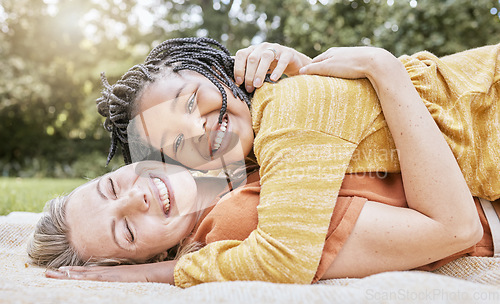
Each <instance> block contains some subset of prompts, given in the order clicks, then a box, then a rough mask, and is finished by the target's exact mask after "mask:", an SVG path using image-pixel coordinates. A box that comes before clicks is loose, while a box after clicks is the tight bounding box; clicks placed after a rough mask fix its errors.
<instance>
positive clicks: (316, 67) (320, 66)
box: [299, 62, 333, 76]
mask: <svg viewBox="0 0 500 304" xmlns="http://www.w3.org/2000/svg"><path fill="white" fill-rule="evenodd" d="M299 73H300V74H309V75H324V76H329V75H332V74H333V71H332V67H331V65H326V64H324V63H322V62H316V63H310V64H308V65H306V66H304V67H302V68H301V69H300V70H299Z"/></svg>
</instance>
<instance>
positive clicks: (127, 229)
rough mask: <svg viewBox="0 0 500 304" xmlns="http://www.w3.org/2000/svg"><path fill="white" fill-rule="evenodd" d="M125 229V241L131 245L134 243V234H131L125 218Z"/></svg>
mask: <svg viewBox="0 0 500 304" xmlns="http://www.w3.org/2000/svg"><path fill="white" fill-rule="evenodd" d="M125 228H126V233H127V237H126V239H127V241H128V242H129V243H133V242H134V241H135V236H134V233H132V229H130V226H129V225H128V221H127V219H126V218H125Z"/></svg>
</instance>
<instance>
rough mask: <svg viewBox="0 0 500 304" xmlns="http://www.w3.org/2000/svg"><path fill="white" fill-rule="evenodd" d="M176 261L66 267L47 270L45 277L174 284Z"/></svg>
mask: <svg viewBox="0 0 500 304" xmlns="http://www.w3.org/2000/svg"><path fill="white" fill-rule="evenodd" d="M176 263H177V261H164V262H159V263H150V264H137V265H119V266H87V267H80V266H66V267H60V268H59V269H57V270H50V269H49V270H47V271H46V272H45V276H46V277H48V278H53V279H72V280H93V281H108V282H159V283H169V284H174V267H175V264H176Z"/></svg>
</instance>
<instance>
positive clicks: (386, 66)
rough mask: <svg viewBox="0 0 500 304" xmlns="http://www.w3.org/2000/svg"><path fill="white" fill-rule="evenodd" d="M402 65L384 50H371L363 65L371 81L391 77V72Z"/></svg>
mask: <svg viewBox="0 0 500 304" xmlns="http://www.w3.org/2000/svg"><path fill="white" fill-rule="evenodd" d="M400 65H401V63H400V61H399V60H398V59H397V58H396V57H395V56H394V55H392V54H391V53H390V52H389V51H387V50H385V49H382V48H371V49H370V51H369V52H368V54H367V56H366V57H365V58H364V63H363V66H364V73H365V75H366V77H367V78H368V79H370V81H372V80H374V79H379V78H380V77H387V76H390V75H391V72H390V71H391V70H393V69H394V68H399V66H400ZM372 83H373V81H372Z"/></svg>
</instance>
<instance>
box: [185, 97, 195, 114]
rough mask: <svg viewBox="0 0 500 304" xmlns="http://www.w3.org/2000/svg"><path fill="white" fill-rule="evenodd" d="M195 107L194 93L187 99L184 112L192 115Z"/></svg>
mask: <svg viewBox="0 0 500 304" xmlns="http://www.w3.org/2000/svg"><path fill="white" fill-rule="evenodd" d="M195 107H196V92H194V93H193V95H191V97H189V99H188V101H187V103H186V111H187V112H188V113H189V114H191V113H193V110H194V108H195Z"/></svg>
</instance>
